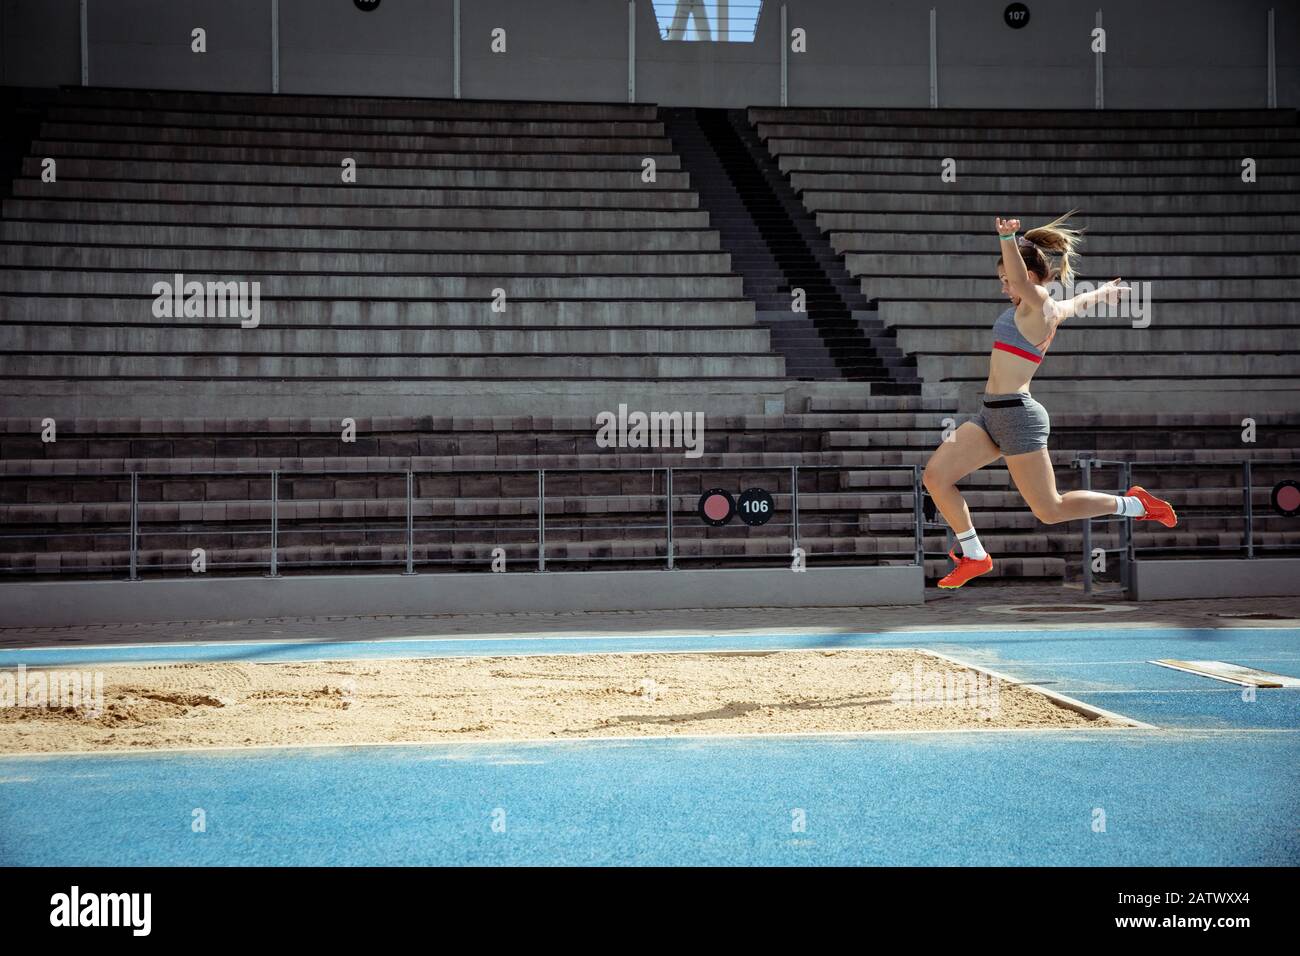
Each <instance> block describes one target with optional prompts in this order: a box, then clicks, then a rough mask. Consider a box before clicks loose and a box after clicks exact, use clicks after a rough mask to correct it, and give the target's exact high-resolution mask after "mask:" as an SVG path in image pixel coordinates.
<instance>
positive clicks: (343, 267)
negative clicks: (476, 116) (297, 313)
mask: <svg viewBox="0 0 1300 956" xmlns="http://www.w3.org/2000/svg"><path fill="white" fill-rule="evenodd" d="M730 258H731V257H730V256H728V255H727V254H726V253H725V252H680V253H671V252H644V251H637V252H612V253H580V252H551V253H544V252H535V253H504V252H487V251H476V252H462V253H454V252H438V253H427V252H390V251H387V250H382V251H377V250H366V251H357V252H352V251H334V250H330V251H327V252H308V251H297V250H293V251H288V250H286V251H268V250H251V249H250V250H245V249H204V248H183V247H182V248H175V247H171V248H145V249H137V248H129V247H121V246H118V247H109V246H94V245H85V244H74V245H64V246H54V245H42V246H33V245H28V244H22V243H12V242H6V243H0V266H4V267H16V268H25V269H51V268H55V269H57V268H65V267H68V268H77V269H94V270H102V269H130V270H138V271H145V272H155V273H156V272H205V273H207V272H211V273H217V272H224V273H230V274H239V273H243V272H245V271H251V272H258V273H262V272H271V273H290V274H291V273H294V272H303V273H315V272H340V273H360V272H368V273H373V274H384V273H393V274H421V273H423V274H433V275H473V274H476V273H478V274H487V275H528V274H538V275H564V274H571V275H579V276H597V275H605V276H626V275H638V274H641V275H658V276H668V275H674V276H679V277H682V278H685V277H687V276H692V275H702V276H703V275H718V274H722V273H728V272H730V271H731V261H730Z"/></svg>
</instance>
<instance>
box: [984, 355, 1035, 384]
mask: <svg viewBox="0 0 1300 956" xmlns="http://www.w3.org/2000/svg"><path fill="white" fill-rule="evenodd" d="M1036 371H1038V363H1036V362H1031V361H1029V359H1024V358H1021V357H1020V356H1018V355H1012V354H1011V353H1010V352H1003V351H1002V350H1000V349H990V350H989V378H988V381H987V382H986V383H985V384H984V391H985V392H987V393H988V394H990V395H1010V394H1011V393H1012V392H1027V391H1029V382H1030V380H1031V379H1032V378H1033V377H1034V373H1035V372H1036Z"/></svg>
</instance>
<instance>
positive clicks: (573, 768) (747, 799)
mask: <svg viewBox="0 0 1300 956" xmlns="http://www.w3.org/2000/svg"><path fill="white" fill-rule="evenodd" d="M868 646H873V647H919V646H923V647H931V648H934V649H936V650H940V651H943V652H945V653H948V654H950V655H952V656H955V657H958V658H960V659H963V660H966V661H969V662H971V663H977V664H982V665H984V666H987V667H991V668H993V669H995V670H998V671H1000V672H1002V673H1004V674H1008V675H1010V676H1013V677H1016V678H1019V679H1024V680H1029V681H1033V682H1035V683H1039V684H1042V685H1044V686H1047V687H1050V688H1051V689H1053V690H1056V691H1059V692H1061V693H1065V694H1068V695H1070V696H1073V697H1076V698H1079V699H1082V700H1085V701H1087V702H1089V703H1093V704H1096V705H1097V706H1100V707H1104V708H1107V709H1110V710H1115V711H1118V712H1119V713H1122V714H1124V715H1126V716H1130V717H1134V718H1136V719H1138V720H1142V721H1146V722H1149V723H1152V724H1156V725H1157V726H1158V727H1159V728H1161V729H1159V730H1154V731H1145V730H1124V731H1072V732H1067V733H1051V732H1003V733H967V734H897V735H874V736H873V735H864V736H861V737H804V738H739V739H736V738H732V739H726V738H712V739H698V738H697V739H666V740H664V739H660V740H628V741H617V742H608V741H568V742H555V743H522V744H504V745H503V744H452V745H412V746H400V747H355V748H309V749H290V750H250V751H243V752H221V751H214V752H206V753H188V754H165V755H158V754H155V755H120V756H119V755H102V756H66V757H57V756H54V757H32V758H29V757H24V758H0V862H8V863H19V864H43V865H44V864H110V863H124V864H148V863H161V864H180V865H200V864H240V863H269V864H275V863H298V864H313V863H357V864H363V863H369V864H383V863H488V864H490V863H511V864H518V863H559V864H580V863H629V862H630V863H643V864H729V863H753V864H833V863H834V864H854V863H891V864H954V863H956V864H1004V863H1026V864H1029V863H1032V864H1049V865H1050V864H1083V865H1093V864H1119V865H1127V864H1142V865H1154V864H1178V865H1227V866H1231V865H1258V864H1283V865H1295V864H1297V863H1300V730H1298V728H1300V692H1297V691H1276V690H1275V691H1265V690H1261V691H1258V692H1256V695H1255V699H1254V700H1253V701H1247V700H1244V699H1243V695H1242V693H1241V689H1240V688H1237V687H1233V686H1231V685H1227V684H1222V683H1219V682H1216V681H1211V680H1209V679H1206V678H1201V677H1196V676H1193V675H1191V674H1184V673H1180V672H1177V671H1171V670H1167V669H1164V668H1160V667H1156V666H1154V665H1151V664H1147V663H1145V661H1147V660H1150V659H1154V658H1163V657H1176V658H1196V659H1217V660H1228V661H1233V662H1236V663H1241V664H1249V665H1251V666H1255V667H1259V668H1262V669H1265V670H1270V671H1274V672H1277V673H1282V674H1289V675H1292V676H1300V631H1296V630H1294V629H1253V628H1225V629H1127V628H1105V629H1097V630H1079V631H1004V632H978V633H976V632H944V633H938V632H935V633H918V632H893V633H880V634H867V633H859V634H826V635H758V636H727V637H650V636H641V637H628V638H579V639H560V638H554V637H547V638H518V639H503V640H490V641H481V640H459V639H448V640H439V639H429V640H415V641H412V640H401V641H384V642H367V643H361V644H356V643H353V644H340V643H328V644H284V643H279V644H253V645H248V644H220V645H201V646H195V645H178V646H170V647H168V646H157V647H151V648H108V649H102V650H101V649H79V648H57V649H43V650H40V651H3V652H0V667H12V666H15V665H17V664H18V663H20V662H21V663H24V664H26V665H27V666H28V667H45V666H52V665H56V664H61V665H65V666H66V665H79V664H84V663H89V662H91V661H94V662H105V661H125V660H151V661H153V660H235V659H238V660H253V661H280V660H319V659H326V658H331V659H348V658H351V659H355V658H359V657H364V658H376V657H426V656H443V655H455V656H465V655H492V654H524V653H591V652H594V651H646V650H703V649H720V648H724V647H725V648H751V647H752V648H774V647H868ZM199 807H201V808H203V810H204V811H205V812H206V814H207V832H206V833H202V834H195V833H192V832H191V829H190V821H191V813H192V811H193V810H194V809H195V808H199ZM498 808H499V809H500V810H503V811H504V821H505V830H504V832H496V831H495V830H494V829H493V826H492V824H493V820H494V817H493V812H494V810H497V809H498ZM796 810H802V811H803V813H804V814H805V818H806V821H807V827H806V830H805V831H802V832H796V831H794V830H793V829H792V825H791V824H792V820H793V819H794V817H793V816H792V814H793V813H794V811H796ZM1098 810H1100V811H1101V812H1104V814H1105V831H1104V832H1094V821H1095V820H1096V819H1098V817H1097V811H1098ZM496 819H497V820H498V821H499V820H500V819H501V817H499V816H498V817H497V818H496Z"/></svg>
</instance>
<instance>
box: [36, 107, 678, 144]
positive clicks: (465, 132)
mask: <svg viewBox="0 0 1300 956" xmlns="http://www.w3.org/2000/svg"><path fill="white" fill-rule="evenodd" d="M46 117H47V119H48V121H49V122H50V123H55V124H59V125H86V126H90V127H93V128H98V127H100V126H143V127H165V128H169V129H221V130H225V129H238V130H248V131H260V130H275V131H278V132H283V131H303V132H345V133H353V132H357V133H389V134H398V135H403V134H405V135H410V134H429V135H437V136H556V137H560V136H564V137H584V138H591V139H606V138H618V137H655V138H660V137H662V136H663V135H664V124H663V123H662V122H661V121H659V120H633V119H558V118H555V119H525V118H515V117H511V116H497V117H491V118H455V117H436V118H434V117H414V116H371V115H367V114H365V113H358V114H356V115H353V116H322V115H319V114H316V115H312V114H295V113H265V112H259V113H226V112H217V111H213V110H196V109H175V110H168V109H129V108H121V107H115V106H72V105H67V106H65V105H62V104H58V103H56V104H54V105H52V106H51V107H49V109H48V110H47V111H46Z"/></svg>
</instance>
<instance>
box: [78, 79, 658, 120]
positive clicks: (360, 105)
mask: <svg viewBox="0 0 1300 956" xmlns="http://www.w3.org/2000/svg"><path fill="white" fill-rule="evenodd" d="M59 103H60V104H62V105H65V106H109V107H113V108H136V109H152V110H160V109H185V110H215V111H224V112H236V113H256V114H263V113H272V114H274V113H283V114H294V115H302V116H344V117H349V116H356V115H363V116H413V117H433V118H443V117H476V118H482V119H508V118H513V119H521V118H537V119H584V120H592V119H616V120H640V121H646V122H649V121H654V120H655V119H657V115H658V110H657V107H655V106H654V105H653V104H648V103H646V104H640V103H546V102H530V101H516V100H468V99H465V100H461V99H427V98H424V97H419V98H415V97H386V96H385V97H373V96H333V95H328V96H304V95H297V94H274V95H272V94H266V93H204V92H193V91H172V90H119V89H103V88H100V89H97V88H93V87H92V88H77V87H74V88H68V89H64V90H61V91H60V92H59Z"/></svg>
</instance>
